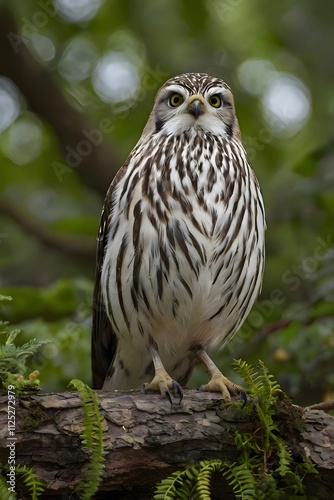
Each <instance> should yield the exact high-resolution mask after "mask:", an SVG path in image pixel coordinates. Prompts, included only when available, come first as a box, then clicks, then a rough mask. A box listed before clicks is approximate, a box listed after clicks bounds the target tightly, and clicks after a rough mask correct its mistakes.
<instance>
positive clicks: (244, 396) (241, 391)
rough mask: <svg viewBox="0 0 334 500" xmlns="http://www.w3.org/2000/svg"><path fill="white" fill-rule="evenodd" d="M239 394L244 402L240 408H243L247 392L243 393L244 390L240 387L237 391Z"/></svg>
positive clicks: (246, 399)
mask: <svg viewBox="0 0 334 500" xmlns="http://www.w3.org/2000/svg"><path fill="white" fill-rule="evenodd" d="M239 396H240V399H241V400H242V401H243V402H244V404H243V405H242V407H241V408H244V406H245V405H246V403H247V401H248V398H247V394H246V393H245V391H244V390H243V389H241V390H240V392H239Z"/></svg>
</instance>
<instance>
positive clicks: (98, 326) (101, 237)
mask: <svg viewBox="0 0 334 500" xmlns="http://www.w3.org/2000/svg"><path fill="white" fill-rule="evenodd" d="M127 165H128V162H126V163H125V164H124V165H123V167H122V168H121V169H120V170H119V171H118V172H117V174H116V175H115V177H114V179H113V181H112V182H111V184H110V187H109V189H108V191H107V194H106V198H105V202H104V206H103V210H102V214H101V219H100V227H99V232H98V237H97V249H96V271H95V283H94V293H93V320H92V345H91V364H92V378H93V388H94V389H102V386H103V383H104V380H105V378H106V376H107V373H108V370H110V369H111V367H112V363H113V360H114V358H115V355H116V351H117V336H116V334H115V332H114V330H113V328H112V325H111V323H110V320H109V318H108V315H107V311H106V307H105V305H104V301H103V297H102V290H101V272H102V265H103V259H104V255H105V250H106V246H107V243H108V235H109V230H110V214H111V210H112V195H113V191H114V189H115V187H116V186H117V184H118V182H119V180H120V179H121V178H122V177H123V175H124V173H125V171H126V167H127ZM116 251H117V250H116Z"/></svg>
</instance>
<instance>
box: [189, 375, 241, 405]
mask: <svg viewBox="0 0 334 500" xmlns="http://www.w3.org/2000/svg"><path fill="white" fill-rule="evenodd" d="M199 389H200V391H207V392H221V393H222V394H223V396H224V399H225V401H231V400H232V398H233V399H235V398H238V399H239V398H240V399H243V400H244V401H245V402H246V401H247V396H246V394H245V391H244V390H243V388H242V387H240V385H236V384H234V383H233V382H231V381H230V380H229V379H228V378H226V377H224V375H223V374H222V373H220V374H217V375H213V376H212V379H211V380H210V382H209V383H208V384H205V385H201V387H200V388H199Z"/></svg>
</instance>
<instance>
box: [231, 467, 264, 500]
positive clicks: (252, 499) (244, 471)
mask: <svg viewBox="0 0 334 500" xmlns="http://www.w3.org/2000/svg"><path fill="white" fill-rule="evenodd" d="M223 476H224V477H225V478H226V481H227V482H228V484H229V485H230V486H231V488H232V489H233V493H234V494H235V497H236V498H239V499H240V500H258V496H257V493H256V479H255V476H254V475H253V474H252V472H251V470H250V469H249V468H248V467H247V466H246V465H245V464H241V465H236V464H232V465H231V466H230V467H228V468H226V469H225V470H224V471H223Z"/></svg>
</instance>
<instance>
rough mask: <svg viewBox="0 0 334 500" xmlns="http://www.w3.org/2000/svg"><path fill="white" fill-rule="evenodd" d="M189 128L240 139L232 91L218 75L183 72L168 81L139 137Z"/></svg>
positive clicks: (162, 88)
mask: <svg viewBox="0 0 334 500" xmlns="http://www.w3.org/2000/svg"><path fill="white" fill-rule="evenodd" d="M191 130H194V131H196V130H197V131H198V130H200V131H202V132H204V133H210V134H213V135H216V136H223V137H226V138H231V137H233V138H236V139H241V134H240V130H239V125H238V120H237V117H236V115H235V108H234V99H233V95H232V92H231V90H230V88H229V86H228V85H227V84H226V83H225V82H224V81H223V80H221V79H220V78H215V77H212V76H209V75H207V74H206V73H185V74H183V75H179V76H176V77H174V78H171V79H170V80H168V81H167V82H166V83H165V84H164V85H163V86H162V87H161V89H160V90H159V91H158V93H157V96H156V98H155V102H154V107H153V110H152V112H151V115H150V118H149V120H148V122H147V125H146V127H145V129H144V131H143V134H142V139H143V138H146V137H147V135H151V134H166V135H176V136H178V135H181V134H182V133H184V132H188V131H191Z"/></svg>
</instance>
